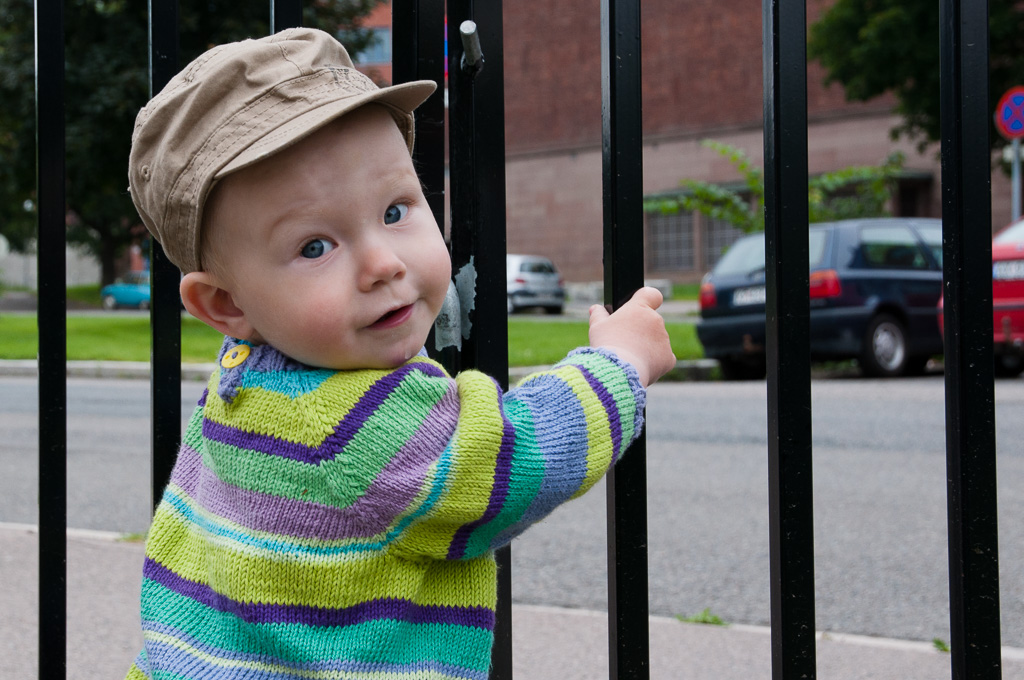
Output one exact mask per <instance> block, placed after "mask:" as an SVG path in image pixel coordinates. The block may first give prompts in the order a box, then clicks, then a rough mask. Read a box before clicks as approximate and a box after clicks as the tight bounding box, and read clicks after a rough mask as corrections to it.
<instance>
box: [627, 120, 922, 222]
mask: <svg viewBox="0 0 1024 680" xmlns="http://www.w3.org/2000/svg"><path fill="white" fill-rule="evenodd" d="M703 145H704V146H706V147H708V148H711V149H714V150H715V151H717V152H718V153H719V154H721V155H722V157H723V158H726V159H727V160H728V161H729V162H730V163H732V164H733V166H734V167H735V168H736V171H737V172H738V173H739V174H740V176H741V177H742V180H741V182H740V184H741V185H742V186H743V187H744V189H743V190H741V189H735V188H731V187H726V186H722V185H720V184H714V183H712V182H703V181H700V180H694V179H684V180H682V181H681V182H680V184H681V185H682V186H683V188H684V191H683V192H681V193H678V194H671V195H664V196H658V197H654V198H650V199H648V200H647V201H645V202H644V209H645V210H647V211H654V210H659V211H661V212H662V213H669V214H671V213H677V212H679V211H680V210H687V211H696V212H699V213H701V214H702V215H707V216H708V217H711V218H712V219H717V220H724V221H726V222H728V223H729V224H731V225H733V226H734V227H736V228H738V229H741V230H742V231H745V232H752V231H763V230H764V177H763V176H762V174H761V169H760V168H758V167H756V166H755V165H754V164H753V163H751V162H750V158H749V157H748V156H747V154H746V153H745V152H744V151H743V150H742V149H738V148H736V147H734V146H729V145H728V144H722V143H721V142H716V141H713V140H705V141H704V142H703ZM902 167H903V156H902V154H899V153H894V154H892V155H890V156H889V158H888V159H886V161H885V163H884V164H883V165H880V166H877V167H874V166H852V167H848V168H843V169H841V170H836V171H835V172H827V173H825V174H823V175H817V176H815V177H811V178H809V179H808V183H807V184H808V187H807V188H808V191H807V201H808V203H807V204H808V209H809V214H810V221H811V222H829V221H832V220H842V219H851V218H855V217H879V216H882V215H885V214H887V213H886V204H887V203H888V202H889V199H890V198H891V197H892V193H893V189H894V187H895V180H896V177H897V175H898V174H899V171H900V170H901V169H902Z"/></svg>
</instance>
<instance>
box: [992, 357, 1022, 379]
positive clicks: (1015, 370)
mask: <svg viewBox="0 0 1024 680" xmlns="http://www.w3.org/2000/svg"><path fill="white" fill-rule="evenodd" d="M1021 373H1024V356H1021V355H1020V354H997V355H996V365H995V374H996V377H997V378H1016V377H1017V376H1019V375H1020V374H1021Z"/></svg>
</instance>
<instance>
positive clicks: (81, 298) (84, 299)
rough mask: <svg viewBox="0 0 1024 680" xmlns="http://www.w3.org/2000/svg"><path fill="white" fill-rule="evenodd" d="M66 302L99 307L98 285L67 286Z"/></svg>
mask: <svg viewBox="0 0 1024 680" xmlns="http://www.w3.org/2000/svg"><path fill="white" fill-rule="evenodd" d="M67 295H68V302H81V303H82V304H86V305H91V306H93V307H99V306H100V305H101V303H102V301H101V300H100V284H98V283H94V284H92V285H91V286H68V292H67Z"/></svg>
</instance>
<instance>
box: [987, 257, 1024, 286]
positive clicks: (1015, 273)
mask: <svg viewBox="0 0 1024 680" xmlns="http://www.w3.org/2000/svg"><path fill="white" fill-rule="evenodd" d="M992 278H993V279H995V280H996V281H1016V280H1018V279H1024V260H1003V261H1002V262H996V263H995V264H993V265H992Z"/></svg>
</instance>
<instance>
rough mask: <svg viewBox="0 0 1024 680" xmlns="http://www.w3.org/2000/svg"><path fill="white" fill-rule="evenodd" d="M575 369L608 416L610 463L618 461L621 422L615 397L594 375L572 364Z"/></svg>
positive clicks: (620, 442) (620, 445) (620, 443)
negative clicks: (610, 445) (610, 434)
mask: <svg viewBox="0 0 1024 680" xmlns="http://www.w3.org/2000/svg"><path fill="white" fill-rule="evenodd" d="M574 366H576V368H578V369H580V373H582V374H583V377H584V378H586V379H587V382H588V383H589V384H590V388H591V389H592V390H594V394H596V395H597V398H598V399H600V400H601V405H602V406H604V410H605V413H607V414H608V425H609V426H610V427H611V431H612V463H613V464H614V463H615V461H617V460H618V459H619V449H621V448H622V421H621V420H620V419H619V407H618V405H617V404H616V403H615V397H613V396H612V393H611V392H609V391H608V388H607V387H605V386H604V384H603V383H602V382H601V381H600V380H598V379H597V378H595V377H594V374H593V373H591V372H590V371H588V370H587V369H586V368H584V367H583V366H579V365H577V364H574Z"/></svg>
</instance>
